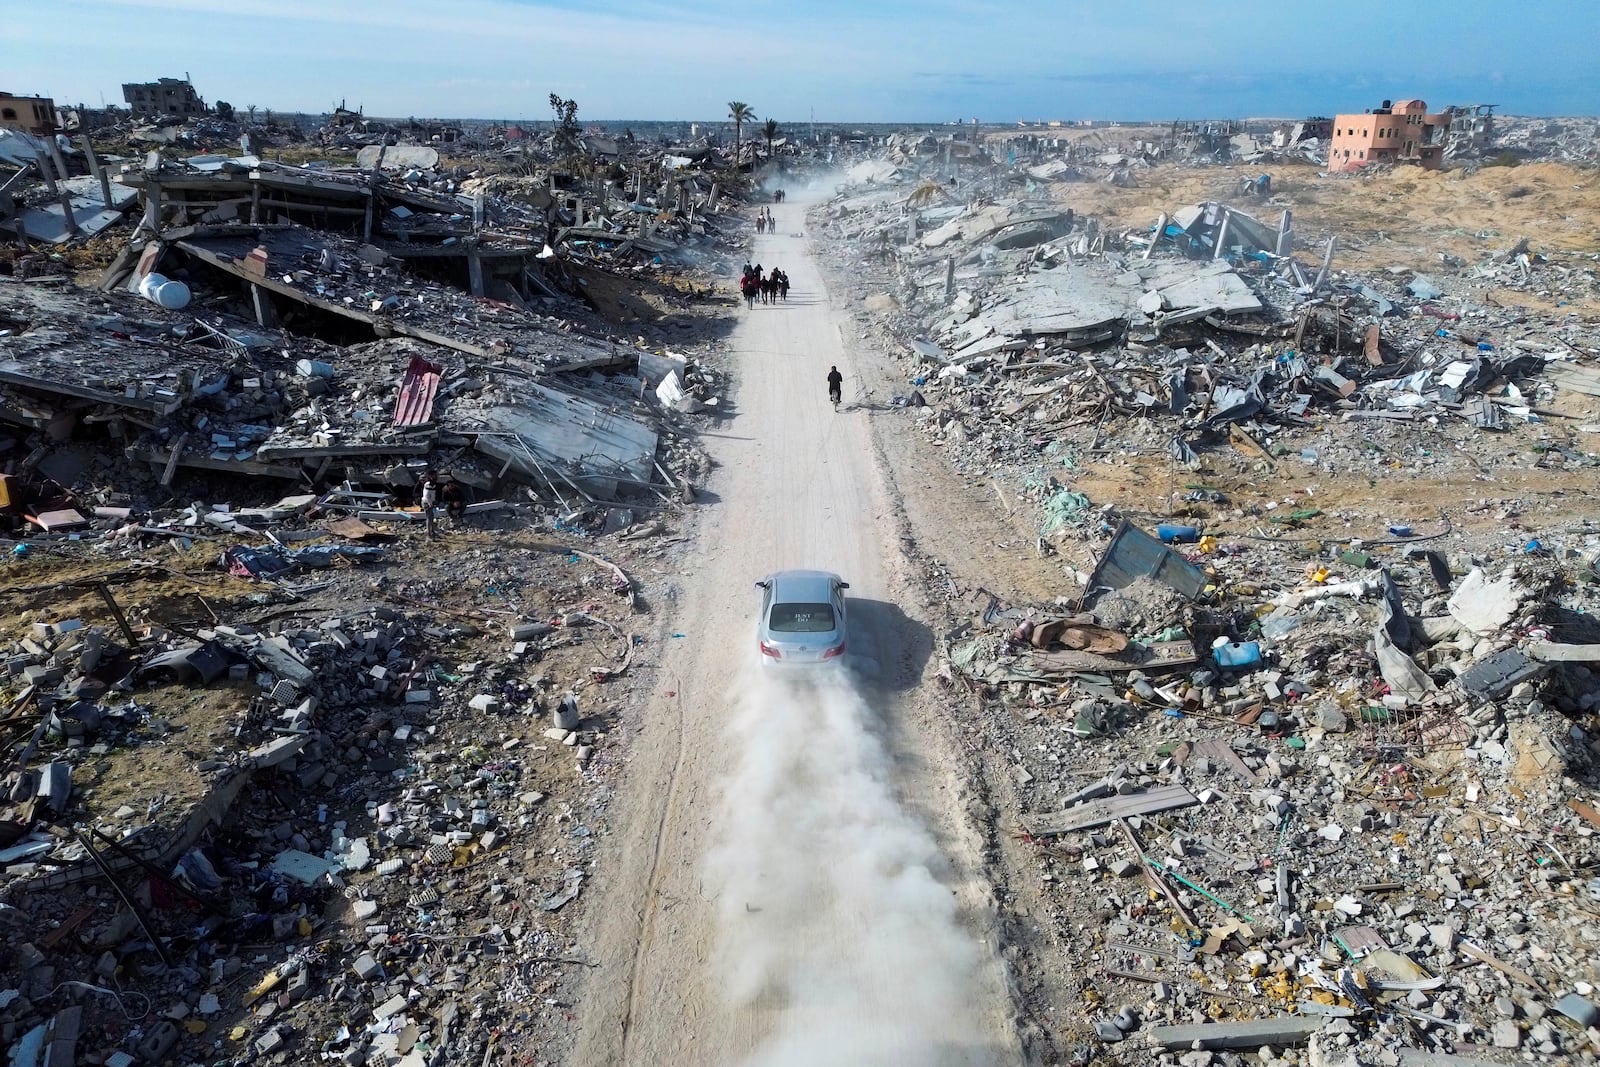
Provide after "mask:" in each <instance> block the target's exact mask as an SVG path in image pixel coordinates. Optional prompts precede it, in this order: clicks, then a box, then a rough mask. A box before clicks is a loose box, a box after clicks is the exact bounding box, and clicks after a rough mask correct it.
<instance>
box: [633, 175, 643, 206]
mask: <svg viewBox="0 0 1600 1067" xmlns="http://www.w3.org/2000/svg"><path fill="white" fill-rule="evenodd" d="M633 202H634V203H635V204H642V203H644V169H643V168H642V167H635V168H633Z"/></svg>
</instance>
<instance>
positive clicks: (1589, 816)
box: [1567, 800, 1600, 829]
mask: <svg viewBox="0 0 1600 1067" xmlns="http://www.w3.org/2000/svg"><path fill="white" fill-rule="evenodd" d="M1567 807H1569V808H1571V809H1572V810H1573V811H1574V812H1576V813H1577V815H1578V817H1579V818H1580V819H1582V820H1583V821H1584V822H1586V823H1588V824H1589V825H1590V826H1593V827H1595V828H1596V829H1600V811H1596V810H1595V809H1594V808H1593V807H1592V806H1591V805H1588V804H1585V803H1584V802H1583V801H1581V800H1569V801H1567Z"/></svg>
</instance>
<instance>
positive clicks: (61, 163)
mask: <svg viewBox="0 0 1600 1067" xmlns="http://www.w3.org/2000/svg"><path fill="white" fill-rule="evenodd" d="M44 143H45V144H46V145H47V146H48V147H49V149H50V158H51V159H53V160H55V164H56V174H57V175H59V176H60V178H61V180H62V181H66V180H67V177H68V174H67V159H66V157H65V156H63V155H62V154H61V142H60V141H57V140H56V135H55V134H53V133H52V134H48V135H46V137H45V139H44Z"/></svg>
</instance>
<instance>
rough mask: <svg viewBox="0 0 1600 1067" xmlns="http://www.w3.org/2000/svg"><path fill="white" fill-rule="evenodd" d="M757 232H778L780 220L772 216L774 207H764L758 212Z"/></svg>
mask: <svg viewBox="0 0 1600 1067" xmlns="http://www.w3.org/2000/svg"><path fill="white" fill-rule="evenodd" d="M756 232H757V233H777V232H778V220H777V219H775V218H773V217H772V209H771V208H770V207H769V208H763V209H762V210H761V211H760V213H758V214H757V215H756Z"/></svg>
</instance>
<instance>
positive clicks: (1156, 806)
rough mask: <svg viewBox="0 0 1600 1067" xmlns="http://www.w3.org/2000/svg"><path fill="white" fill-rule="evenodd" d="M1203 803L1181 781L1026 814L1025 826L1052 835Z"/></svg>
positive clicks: (1035, 833)
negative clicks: (1074, 805)
mask: <svg viewBox="0 0 1600 1067" xmlns="http://www.w3.org/2000/svg"><path fill="white" fill-rule="evenodd" d="M1198 803H1200V799H1199V798H1198V797H1196V796H1195V795H1194V794H1193V793H1191V792H1189V791H1188V790H1187V789H1185V788H1184V787H1183V786H1181V785H1163V786H1158V787H1156V788H1155V789H1150V790H1147V791H1145V792H1143V793H1128V794H1126V795H1124V796H1115V797H1104V798H1102V799H1100V800H1091V801H1089V802H1088V803H1087V804H1080V805H1078V806H1077V807H1075V808H1068V809H1067V810H1066V811H1052V812H1047V813H1045V814H1043V815H1025V816H1023V818H1022V828H1023V829H1024V830H1026V831H1028V833H1029V834H1031V835H1032V836H1034V837H1051V836H1054V835H1056V834H1070V833H1072V832H1074V831H1076V830H1090V829H1093V828H1094V827H1096V826H1104V825H1106V824H1107V823H1110V822H1115V821H1116V820H1117V819H1125V818H1127V817H1128V816H1130V815H1155V814H1157V813H1158V812H1163V811H1171V810H1173V809H1174V808H1187V807H1191V806H1193V805H1195V804H1198Z"/></svg>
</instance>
